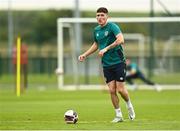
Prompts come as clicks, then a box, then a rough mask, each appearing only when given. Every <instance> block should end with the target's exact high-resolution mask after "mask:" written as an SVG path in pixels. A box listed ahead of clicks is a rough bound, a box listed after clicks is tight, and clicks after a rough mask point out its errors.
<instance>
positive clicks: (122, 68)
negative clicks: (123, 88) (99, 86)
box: [103, 63, 126, 83]
mask: <svg viewBox="0 0 180 131" xmlns="http://www.w3.org/2000/svg"><path fill="white" fill-rule="evenodd" d="M103 72H104V77H105V80H106V83H109V82H110V81H113V80H115V81H120V82H124V81H125V78H126V64H125V63H119V64H116V65H113V66H110V67H104V68H103Z"/></svg>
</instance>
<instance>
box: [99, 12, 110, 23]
mask: <svg viewBox="0 0 180 131" xmlns="http://www.w3.org/2000/svg"><path fill="white" fill-rule="evenodd" d="M96 19H97V22H98V24H99V25H101V26H104V25H105V24H106V21H107V19H108V15H107V14H106V13H103V12H98V13H96Z"/></svg>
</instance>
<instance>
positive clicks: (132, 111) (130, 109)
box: [128, 107, 136, 120]
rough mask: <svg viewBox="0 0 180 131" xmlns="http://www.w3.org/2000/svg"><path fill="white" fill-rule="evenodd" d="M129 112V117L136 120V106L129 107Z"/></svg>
mask: <svg viewBox="0 0 180 131" xmlns="http://www.w3.org/2000/svg"><path fill="white" fill-rule="evenodd" d="M128 113H129V119H130V120H134V119H135V117H136V114H135V112H134V108H133V107H129V108H128Z"/></svg>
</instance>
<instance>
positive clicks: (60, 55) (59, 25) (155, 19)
mask: <svg viewBox="0 0 180 131" xmlns="http://www.w3.org/2000/svg"><path fill="white" fill-rule="evenodd" d="M108 21H110V22H118V23H155V22H156V23H158V22H180V17H130V18H127V17H118V18H109V20H108ZM67 23H71V24H72V23H97V20H96V19H95V18H58V19H57V42H58V43H57V55H58V59H57V60H58V62H57V64H58V65H57V68H59V69H60V70H62V71H63V28H64V27H65V26H67ZM58 89H68V88H67V87H66V88H65V86H64V75H63V73H62V75H58ZM73 89H76V86H75V87H73Z"/></svg>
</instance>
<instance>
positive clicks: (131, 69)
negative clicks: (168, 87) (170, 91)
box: [126, 59, 161, 91]
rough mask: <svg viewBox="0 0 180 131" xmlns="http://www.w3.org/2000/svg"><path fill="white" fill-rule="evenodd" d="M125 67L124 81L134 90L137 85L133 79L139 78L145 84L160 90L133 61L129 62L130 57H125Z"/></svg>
mask: <svg viewBox="0 0 180 131" xmlns="http://www.w3.org/2000/svg"><path fill="white" fill-rule="evenodd" d="M126 66H127V67H126V68H127V73H126V81H127V83H128V84H130V85H131V88H132V89H133V90H136V89H137V88H138V86H137V85H136V84H135V83H134V81H133V80H135V79H140V80H142V81H143V82H144V83H146V84H147V85H150V86H152V87H153V88H154V89H155V90H157V91H161V87H160V86H159V85H157V84H155V83H154V82H152V81H150V80H148V79H147V78H146V77H145V75H144V74H143V72H142V71H141V70H140V69H139V67H138V65H137V64H136V63H134V62H131V60H130V59H126Z"/></svg>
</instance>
